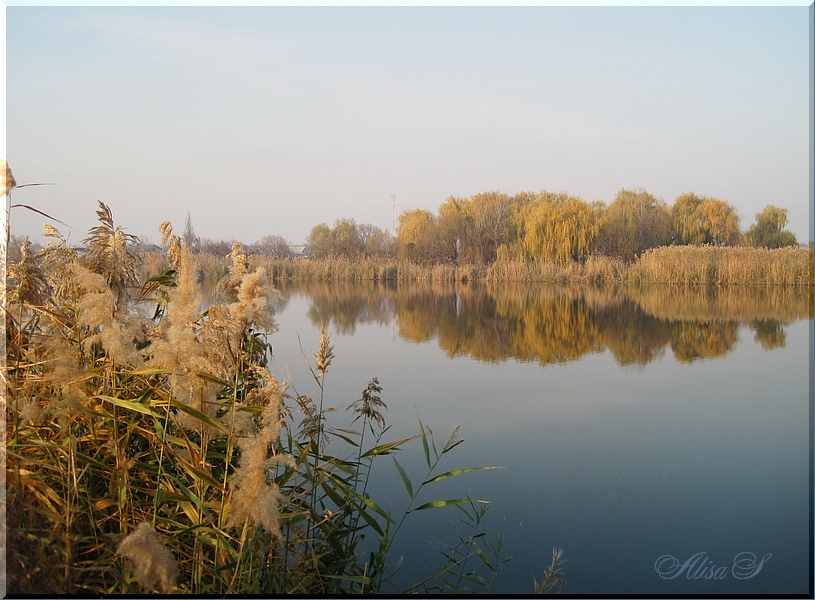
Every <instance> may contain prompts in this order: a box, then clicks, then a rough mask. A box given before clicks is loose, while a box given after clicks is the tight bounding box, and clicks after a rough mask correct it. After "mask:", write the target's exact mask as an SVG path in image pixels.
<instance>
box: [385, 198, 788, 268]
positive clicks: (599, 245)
mask: <svg viewBox="0 0 815 600" xmlns="http://www.w3.org/2000/svg"><path fill="white" fill-rule="evenodd" d="M786 225H787V210H786V209H783V208H778V207H776V206H772V205H768V206H767V207H766V208H765V209H764V210H763V211H762V212H760V213H758V214H757V215H756V223H755V224H754V225H752V226H751V227H750V228H748V229H747V230H746V231H745V232H742V230H741V223H740V218H739V215H738V213H737V212H736V209H735V207H734V206H733V205H732V204H730V203H729V202H727V201H725V200H721V199H718V198H710V197H707V196H703V195H697V194H694V193H688V194H682V195H681V196H679V197H678V198H677V199H676V201H675V202H674V204H673V206H668V205H667V204H666V203H665V201H663V200H661V199H658V198H656V197H655V196H653V195H652V194H650V193H648V192H646V191H643V190H627V189H623V190H620V192H619V193H618V194H617V196H616V198H615V199H614V201H613V202H612V203H611V204H609V205H606V204H605V203H604V202H601V201H596V202H592V203H589V202H586V201H585V200H582V199H581V198H578V197H576V196H572V195H570V194H567V193H552V192H547V191H542V192H539V193H537V194H536V193H530V192H521V193H519V194H516V195H515V196H509V195H507V194H503V193H499V192H484V193H480V194H476V195H475V196H472V197H471V198H456V197H454V196H451V197H449V198H448V199H447V200H446V201H445V202H444V203H443V204H442V205H441V206H439V209H438V212H437V214H433V213H431V212H430V211H427V210H422V209H414V210H408V211H405V212H403V213H402V214H401V215H400V216H399V233H398V237H397V244H396V247H397V253H398V254H399V256H400V257H401V258H404V259H407V260H411V261H415V262H420V263H428V264H437V263H445V262H453V263H461V262H463V263H475V264H487V263H490V262H493V261H495V260H519V261H523V260H545V261H552V262H558V263H567V262H569V261H582V260H585V259H586V258H587V257H588V256H590V255H592V254H598V255H605V256H611V257H617V258H622V259H624V260H633V259H634V258H636V257H637V256H639V255H640V254H642V253H643V252H644V251H645V250H648V249H649V248H655V247H658V246H668V245H703V244H710V245H715V246H736V245H748V246H756V247H763V248H779V247H782V246H791V245H798V241H797V239H796V238H795V235H794V234H792V233H791V232H789V231H786V230H785V227H786Z"/></svg>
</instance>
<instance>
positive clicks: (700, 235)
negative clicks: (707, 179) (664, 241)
mask: <svg viewBox="0 0 815 600" xmlns="http://www.w3.org/2000/svg"><path fill="white" fill-rule="evenodd" d="M671 217H672V221H673V228H674V234H675V237H674V241H675V243H677V244H694V245H699V244H713V245H715V246H723V245H729V246H733V245H736V244H738V243H739V241H740V239H741V225H740V219H739V215H738V213H737V212H736V209H735V207H733V205H731V204H730V203H729V202H727V201H725V200H719V199H718V198H708V197H707V196H697V195H696V194H694V193H690V194H682V195H681V196H679V197H678V198H677V199H676V201H675V202H674V205H673V207H672V208H671Z"/></svg>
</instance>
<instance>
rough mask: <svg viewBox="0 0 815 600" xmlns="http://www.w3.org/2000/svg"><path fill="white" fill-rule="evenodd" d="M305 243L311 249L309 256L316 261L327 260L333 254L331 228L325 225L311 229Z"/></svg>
mask: <svg viewBox="0 0 815 600" xmlns="http://www.w3.org/2000/svg"><path fill="white" fill-rule="evenodd" d="M306 243H308V245H309V246H310V247H311V255H312V256H313V257H314V258H316V259H321V258H328V257H329V256H332V255H333V254H334V253H335V252H334V238H333V236H332V235H331V228H330V227H329V226H328V225H326V224H325V223H320V224H319V225H315V226H314V227H312V228H311V232H310V233H309V234H308V235H307V236H306Z"/></svg>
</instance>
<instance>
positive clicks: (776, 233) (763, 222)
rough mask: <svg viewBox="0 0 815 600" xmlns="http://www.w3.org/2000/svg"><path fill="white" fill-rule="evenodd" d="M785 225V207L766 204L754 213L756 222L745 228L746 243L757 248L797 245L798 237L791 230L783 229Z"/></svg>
mask: <svg viewBox="0 0 815 600" xmlns="http://www.w3.org/2000/svg"><path fill="white" fill-rule="evenodd" d="M786 226H787V209H786V208H778V207H777V206H773V205H772V204H768V205H767V206H765V207H764V210H762V211H761V212H760V213H757V214H756V222H755V223H754V224H753V225H751V226H750V228H749V229H748V230H747V233H746V234H745V239H746V241H747V243H748V244H750V245H752V246H756V247H759V248H782V247H784V246H797V245H798V239H797V238H796V237H795V234H794V233H792V232H791V231H785V230H784V228H785V227H786Z"/></svg>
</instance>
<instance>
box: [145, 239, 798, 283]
mask: <svg viewBox="0 0 815 600" xmlns="http://www.w3.org/2000/svg"><path fill="white" fill-rule="evenodd" d="M143 258H144V265H145V270H146V271H148V272H152V273H155V272H159V271H160V270H162V269H163V268H165V267H166V265H167V264H168V259H167V258H166V257H165V256H164V255H163V254H161V253H144V254H143ZM197 260H198V264H199V270H200V276H201V277H202V278H203V279H206V280H209V281H217V280H219V279H220V278H221V277H223V275H224V273H226V271H227V268H228V264H229V260H230V259H229V257H218V256H215V255H213V254H200V255H198V256H197ZM248 262H249V264H251V265H253V266H255V267H257V268H264V269H265V270H266V272H267V273H268V274H269V276H270V278H271V279H272V281H275V282H280V281H285V280H299V281H397V282H409V281H416V282H490V281H492V282H546V283H589V284H597V285H603V284H629V283H630V284H646V283H659V284H685V285H762V286H763V285H781V286H810V287H811V286H812V285H813V249H812V248H811V247H806V248H803V247H792V246H791V247H785V248H779V249H774V250H768V249H766V248H751V247H718V246H665V247H660V248H654V249H651V250H649V251H646V252H645V253H643V255H642V256H640V257H638V258H636V259H634V260H632V261H630V262H626V261H624V260H622V259H618V258H609V257H605V256H589V257H587V258H586V260H584V261H570V262H567V263H557V262H550V261H532V260H530V261H496V262H493V263H491V264H490V265H486V266H483V265H474V264H465V265H455V264H450V263H447V264H439V265H420V264H416V263H412V262H407V261H398V260H394V259H388V258H381V259H376V258H360V259H356V260H352V259H349V258H343V257H332V258H326V259H322V260H293V259H275V258H269V257H265V256H258V255H250V256H249V257H248Z"/></svg>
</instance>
